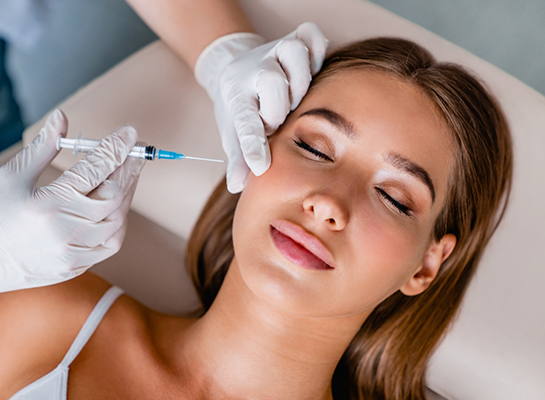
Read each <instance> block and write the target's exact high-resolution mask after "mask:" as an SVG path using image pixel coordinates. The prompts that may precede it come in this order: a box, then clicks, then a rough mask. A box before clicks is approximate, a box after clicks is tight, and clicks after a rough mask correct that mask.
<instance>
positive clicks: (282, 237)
mask: <svg viewBox="0 0 545 400" xmlns="http://www.w3.org/2000/svg"><path fill="white" fill-rule="evenodd" d="M270 234H271V237H272V239H273V242H274V244H275V246H276V248H277V249H278V251H279V252H280V253H282V255H283V256H284V257H286V258H287V259H288V260H290V261H291V262H293V263H295V264H297V265H299V266H301V267H303V268H306V269H311V270H331V269H334V268H335V266H334V264H333V259H332V257H331V255H330V254H329V252H328V251H327V250H326V248H325V247H324V245H323V244H322V243H321V242H320V241H319V240H318V239H317V238H316V237H314V236H313V235H311V234H309V233H308V232H306V231H305V230H304V229H303V228H301V227H300V226H298V225H296V224H293V223H291V222H288V221H284V220H275V221H272V222H271V230H270Z"/></svg>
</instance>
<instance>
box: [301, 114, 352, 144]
mask: <svg viewBox="0 0 545 400" xmlns="http://www.w3.org/2000/svg"><path fill="white" fill-rule="evenodd" d="M308 115H312V116H315V117H320V118H323V119H325V120H327V121H329V122H330V123H331V124H332V125H335V126H336V127H337V128H339V130H340V131H341V132H343V133H344V134H345V135H346V136H348V137H349V138H353V137H354V136H355V135H356V131H355V129H354V126H353V125H352V123H351V122H350V121H348V120H347V119H346V118H345V117H343V116H342V115H340V114H337V113H336V112H335V111H331V110H329V109H327V108H313V109H312V110H308V111H305V112H304V113H303V114H301V115H300V116H299V118H301V117H304V116H308Z"/></svg>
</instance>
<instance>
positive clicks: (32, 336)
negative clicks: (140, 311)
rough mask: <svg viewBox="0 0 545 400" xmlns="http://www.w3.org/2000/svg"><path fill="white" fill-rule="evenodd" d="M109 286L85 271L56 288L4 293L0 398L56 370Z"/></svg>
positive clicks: (0, 325) (0, 319) (0, 314)
mask: <svg viewBox="0 0 545 400" xmlns="http://www.w3.org/2000/svg"><path fill="white" fill-rule="evenodd" d="M109 287H110V284H109V283H108V282H106V281H105V280H103V279H102V278H99V277H97V276H96V275H94V274H91V273H84V274H82V275H81V276H79V277H77V278H74V279H72V280H70V281H67V282H63V283H60V284H57V285H52V286H47V287H42V288H35V289H25V290H19V291H14V292H8V293H2V294H0V398H6V397H7V398H9V397H10V396H11V395H12V394H14V393H15V392H17V391H18V390H19V389H21V388H22V387H24V386H26V385H28V384H30V383H31V382H33V381H34V380H36V379H38V378H40V377H41V376H43V375H45V374H47V373H49V372H50V371H52V370H53V369H54V368H55V367H56V366H57V365H58V364H59V363H60V362H61V361H62V359H63V357H64V355H65V354H66V352H67V351H68V349H69V348H70V345H71V344H72V342H73V341H74V339H75V337H76V336H77V334H78V332H79V330H80V329H81V327H82V326H83V324H84V323H85V320H86V319H87V317H88V316H89V314H90V313H91V311H92V310H93V308H94V306H95V305H96V303H97V302H98V300H99V299H100V297H101V296H102V295H103V294H104V292H106V290H107V289H108V288H109Z"/></svg>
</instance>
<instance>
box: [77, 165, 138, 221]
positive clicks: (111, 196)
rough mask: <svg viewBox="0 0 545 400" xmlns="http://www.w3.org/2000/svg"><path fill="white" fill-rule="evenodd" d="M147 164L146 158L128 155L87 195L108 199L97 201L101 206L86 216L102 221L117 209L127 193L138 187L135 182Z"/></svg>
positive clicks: (95, 198)
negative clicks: (141, 158)
mask: <svg viewBox="0 0 545 400" xmlns="http://www.w3.org/2000/svg"><path fill="white" fill-rule="evenodd" d="M145 164H146V161H145V160H140V159H138V158H129V157H127V159H126V160H125V162H124V163H123V164H122V165H121V166H120V167H119V168H117V169H116V170H115V171H114V172H113V173H112V174H111V175H110V176H109V177H108V178H107V179H106V180H105V181H104V182H102V183H101V184H100V185H99V186H98V187H97V188H96V189H94V190H93V191H91V192H90V193H89V194H88V195H87V197H88V198H90V199H94V200H108V201H107V202H97V205H99V206H98V207H97V208H96V209H94V210H92V212H91V213H86V217H87V218H88V219H90V220H92V221H102V220H103V219H104V218H106V217H107V216H108V215H110V214H111V213H112V212H113V211H114V210H115V209H117V208H118V207H119V205H120V204H121V202H122V201H124V199H125V197H126V195H127V193H129V192H130V191H131V190H132V191H134V189H135V188H136V186H135V182H137V181H138V177H139V176H140V172H141V171H142V168H143V167H144V165H145ZM89 211H91V210H89Z"/></svg>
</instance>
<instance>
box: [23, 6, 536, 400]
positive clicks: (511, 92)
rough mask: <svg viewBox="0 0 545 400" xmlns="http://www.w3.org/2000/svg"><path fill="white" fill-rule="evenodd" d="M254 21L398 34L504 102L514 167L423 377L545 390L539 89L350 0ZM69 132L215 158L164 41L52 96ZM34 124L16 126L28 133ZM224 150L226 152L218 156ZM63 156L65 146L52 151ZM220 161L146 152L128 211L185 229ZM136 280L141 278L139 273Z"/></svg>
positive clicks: (269, 12) (432, 381) (194, 88)
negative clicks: (58, 99) (505, 203)
mask: <svg viewBox="0 0 545 400" xmlns="http://www.w3.org/2000/svg"><path fill="white" fill-rule="evenodd" d="M241 3H242V5H243V6H244V8H245V9H246V10H247V12H248V14H249V15H250V18H251V20H252V22H253V23H254V26H255V27H256V28H258V31H259V32H260V33H261V34H263V35H264V36H265V37H267V38H277V37H280V36H283V35H284V34H286V33H288V32H290V31H291V30H293V29H294V28H295V27H296V26H297V25H298V24H299V23H301V22H303V21H307V20H310V21H315V22H317V23H318V24H319V25H320V26H321V27H322V28H323V30H324V31H325V33H326V35H327V36H328V38H329V39H330V40H331V44H332V45H335V44H338V43H342V42H346V41H351V40H356V39H362V38H367V37H373V36H384V35H386V36H402V37H405V38H409V39H412V40H414V41H416V42H418V43H420V44H422V45H423V46H424V47H426V48H428V49H429V50H431V51H432V52H433V53H434V54H435V55H436V57H437V58H438V59H440V60H448V61H453V62H457V63H460V64H463V65H465V66H466V67H469V68H470V69H471V70H473V71H475V73H476V74H477V75H479V76H480V77H481V78H482V79H483V80H484V81H485V82H486V84H487V85H488V86H489V87H490V88H491V90H492V92H493V93H494V94H495V95H496V96H497V97H498V99H499V100H500V103H501V104H502V106H503V107H504V109H505V111H506V114H507V117H508V119H509V122H510V124H511V128H512V132H513V136H514V144H515V177H514V186H513V194H512V198H511V202H510V205H509V209H508V212H507V214H506V215H505V219H504V221H503V222H502V224H501V226H500V228H499V229H498V231H497V233H496V235H495V236H494V237H493V239H492V241H491V243H490V245H489V246H488V249H487V251H486V253H485V255H484V258H483V260H482V262H481V265H480V267H479V270H478V272H477V275H476V277H475V279H474V281H473V282H472V284H471V286H470V288H469V291H468V293H467V295H466V297H465V299H464V302H463V307H462V310H461V313H460V316H459V318H458V320H457V321H456V323H455V324H454V326H453V328H452V330H451V331H450V332H449V333H448V335H447V336H446V338H445V340H444V341H443V342H442V343H441V345H440V346H439V348H438V349H437V351H436V352H435V354H434V356H433V357H432V359H431V361H430V365H429V370H428V374H427V386H428V387H430V388H431V389H433V390H434V391H435V392H437V393H439V394H441V395H442V396H444V397H445V398H447V399H464V400H471V399H475V400H482V399H499V400H501V399H511V400H512V399H521V400H532V399H535V400H538V399H544V398H545V379H543V377H544V376H545V339H544V338H545V308H544V307H543V305H545V291H544V290H543V286H544V284H545V268H544V265H545V261H544V260H545V245H544V243H545V233H544V229H543V226H545V207H544V198H545V179H544V178H543V174H544V172H545V134H544V127H545V98H544V97H543V96H541V95H540V94H538V93H537V92H535V91H534V90H532V89H530V88H529V87H527V86H525V85H524V84H522V83H521V82H519V81H517V80H516V79H515V78H513V77H511V76H509V75H508V74H506V73H504V72H502V71H500V70H499V69H497V68H495V67H494V66H492V65H490V64H488V63H486V62H484V61H483V60H480V59H479V58H477V57H475V56H473V55H471V54H469V53H468V52H466V51H464V50H462V49H460V48H458V47H456V46H454V45H453V44H451V43H449V42H447V41H445V40H443V39H441V38H439V37H438V36H436V35H434V34H432V33H430V32H428V31H426V30H424V29H422V28H420V27H418V26H416V25H414V24H412V23H410V22H408V21H406V20H403V19H402V18H399V17H397V16H395V15H393V14H392V13H390V12H388V11H385V10H383V9H381V8H380V7H378V6H376V5H373V4H371V3H367V2H364V1H360V0H298V1H297V2H294V1H293V0H243V1H241ZM60 107H61V108H62V109H63V110H64V111H65V112H66V114H67V115H68V117H69V119H70V133H69V135H70V136H71V137H74V136H75V135H76V134H77V133H78V131H80V130H81V131H82V134H83V136H84V137H93V138H101V137H103V136H105V135H106V134H108V133H109V132H110V131H112V130H113V129H115V127H116V126H118V125H120V124H123V123H126V122H131V123H133V124H135V125H136V126H137V127H138V128H139V132H140V138H141V139H142V140H145V141H146V142H148V143H150V144H154V145H155V146H157V147H158V148H164V149H167V150H175V151H181V152H185V153H187V154H188V155H196V156H204V157H220V158H224V157H225V156H224V154H223V152H222V150H221V146H220V142H219V139H218V136H217V130H216V127H215V122H214V117H213V110H212V103H211V102H210V100H209V99H208V98H207V97H206V95H205V93H204V91H203V90H201V89H200V88H199V87H198V85H197V84H196V83H195V81H194V79H193V75H192V73H191V71H190V70H189V68H188V67H187V66H185V65H184V64H183V63H182V62H181V61H179V59H177V58H176V56H174V55H173V54H172V53H171V52H170V51H169V50H168V49H167V48H166V47H165V45H164V44H162V43H160V42H157V43H154V44H152V45H150V46H148V47H147V48H145V49H143V50H141V51H140V52H138V53H137V54H135V55H134V56H132V57H131V58H129V59H127V60H126V61H124V62H123V63H121V64H120V65H118V66H116V67H115V68H114V69H112V70H111V71H109V72H108V73H106V74H105V75H103V76H102V77H100V78H98V79H97V80H95V81H94V82H92V83H91V84H90V85H88V86H87V87H85V88H84V89H82V90H81V91H79V92H78V93H76V94H75V95H74V96H73V97H71V98H69V99H68V100H67V101H65V102H64V103H63V104H61V106H60ZM42 124H43V121H40V122H39V123H37V124H36V125H35V126H33V127H31V128H29V129H28V130H27V132H26V133H25V141H26V142H28V141H29V140H30V139H31V138H32V137H33V136H35V135H36V134H37V132H38V129H39V127H40V126H41V125H42ZM224 159H225V158H224ZM54 163H55V165H56V166H57V167H59V168H61V169H66V168H68V167H69V166H70V165H71V164H72V163H73V160H72V156H71V153H70V152H69V151H64V152H62V153H61V155H59V157H58V158H57V159H56V160H55V162H54ZM224 171H225V166H222V165H218V164H212V163H197V162H194V161H177V162H169V161H155V162H152V163H149V165H147V166H146V168H145V169H144V171H143V173H142V177H141V179H140V183H139V187H138V190H137V192H136V195H135V198H134V202H133V207H132V208H133V209H134V210H136V211H137V212H138V213H140V214H142V215H144V216H146V217H147V218H149V219H150V220H152V221H154V222H156V223H157V224H159V225H160V226H162V227H164V228H166V229H168V230H170V231H171V232H173V233H175V234H176V235H178V236H179V237H181V238H187V236H188V234H189V232H190V230H191V228H192V226H193V224H194V222H195V220H196V218H197V217H198V213H199V212H200V209H201V207H202V206H203V204H204V201H205V199H206V198H207V196H208V195H209V193H210V192H211V190H212V188H213V187H214V185H215V183H216V182H217V181H218V180H219V179H220V178H221V177H222V175H223V173H224ZM142 285H145V282H142Z"/></svg>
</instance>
